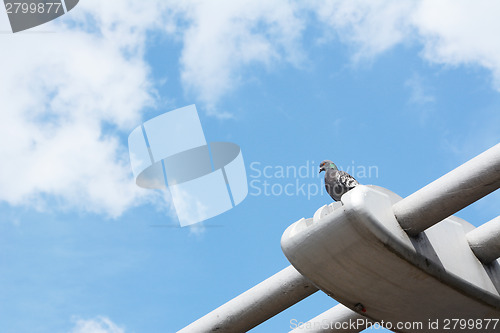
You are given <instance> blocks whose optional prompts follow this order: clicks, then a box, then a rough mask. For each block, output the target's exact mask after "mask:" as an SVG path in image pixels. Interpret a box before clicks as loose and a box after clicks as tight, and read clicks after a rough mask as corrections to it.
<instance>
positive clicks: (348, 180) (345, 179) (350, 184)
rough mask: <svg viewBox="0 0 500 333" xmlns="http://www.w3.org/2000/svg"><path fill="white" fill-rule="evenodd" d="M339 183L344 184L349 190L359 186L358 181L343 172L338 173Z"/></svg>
mask: <svg viewBox="0 0 500 333" xmlns="http://www.w3.org/2000/svg"><path fill="white" fill-rule="evenodd" d="M338 177H339V181H340V183H341V184H344V185H345V186H346V187H347V188H348V189H349V190H350V189H352V188H354V187H355V186H356V185H359V183H358V181H357V180H356V179H355V178H354V177H353V176H351V175H350V174H348V173H347V172H345V171H339V172H338Z"/></svg>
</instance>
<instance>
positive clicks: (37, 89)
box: [0, 4, 155, 217]
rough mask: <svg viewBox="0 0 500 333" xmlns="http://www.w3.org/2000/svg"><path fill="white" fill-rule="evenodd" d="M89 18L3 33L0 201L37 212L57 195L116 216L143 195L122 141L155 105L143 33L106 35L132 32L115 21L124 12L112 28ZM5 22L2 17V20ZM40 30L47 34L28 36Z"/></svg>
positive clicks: (61, 204)
mask: <svg viewBox="0 0 500 333" xmlns="http://www.w3.org/2000/svg"><path fill="white" fill-rule="evenodd" d="M78 8H79V10H80V11H81V12H82V13H83V14H82V17H83V16H85V15H92V13H91V12H86V9H87V6H86V5H83V4H82V6H79V7H78ZM75 12H77V11H75ZM66 16H69V15H66ZM92 17H93V18H94V20H92V21H89V22H91V23H89V25H88V26H81V25H76V26H75V25H74V22H73V25H69V23H68V21H57V20H56V21H57V22H58V23H53V24H48V25H47V26H45V25H44V26H40V28H39V29H38V30H37V29H35V30H34V31H35V32H34V33H33V32H31V33H24V34H23V33H20V34H15V35H5V34H4V35H2V47H3V50H4V52H2V53H1V54H0V73H1V75H2V80H1V82H0V100H1V101H2V107H1V110H0V156H2V161H3V163H2V169H1V173H0V200H2V201H5V202H7V203H9V204H11V205H14V206H19V205H22V206H36V208H39V209H46V208H47V207H48V203H50V204H51V205H52V204H53V203H54V201H55V202H57V203H58V204H57V205H55V206H56V207H58V208H69V209H75V208H76V209H80V210H83V211H90V212H96V213H102V214H105V215H108V216H111V217H116V216H119V215H120V214H121V213H122V212H123V211H124V210H126V209H127V208H129V207H131V206H133V205H135V204H137V203H139V202H141V200H145V198H146V197H147V196H148V194H146V193H147V192H146V191H141V190H140V189H139V188H137V187H136V186H135V184H134V183H133V180H132V178H131V171H130V165H129V161H128V157H127V152H126V148H125V147H124V146H123V144H122V143H121V142H120V135H124V134H126V133H128V132H129V131H130V129H131V128H132V127H133V126H135V125H136V124H137V123H139V120H140V118H141V112H142V111H143V110H144V108H146V107H150V106H153V105H154V103H155V99H154V94H155V92H154V88H153V84H152V82H151V79H150V77H149V71H150V69H149V66H148V65H147V64H146V63H145V61H144V60H143V57H142V49H143V43H144V36H143V35H141V34H140V33H138V32H137V33H136V35H135V36H132V37H130V38H129V39H125V40H124V41H123V40H121V39H119V40H118V41H117V40H115V39H114V37H116V36H115V35H114V31H121V30H125V31H129V30H132V31H139V30H140V29H139V28H134V26H133V25H131V23H130V22H127V23H126V24H125V23H123V24H122V23H120V22H125V21H127V17H124V18H121V20H109V21H111V22H113V24H111V23H109V24H107V23H105V20H104V19H97V17H96V16H95V15H93V16H92ZM75 22H78V21H75ZM82 22H83V21H82ZM106 22H107V21H106ZM7 24H8V23H7V18H6V15H5V14H3V16H0V26H1V27H2V28H5V27H6V26H7ZM81 24H83V23H81ZM91 25H92V27H91ZM108 25H109V26H113V28H110V27H108ZM42 28H43V30H45V31H52V32H53V33H36V31H40V30H41V29H42ZM122 28H123V29H122ZM96 29H97V30H98V31H99V32H95V30H96ZM141 29H143V30H144V31H145V28H144V27H142V28H141ZM5 30H6V29H5ZM87 30H89V31H90V30H92V32H89V31H87ZM111 30H112V31H113V32H109V31H111ZM117 33H118V32H117ZM120 33H121V32H120Z"/></svg>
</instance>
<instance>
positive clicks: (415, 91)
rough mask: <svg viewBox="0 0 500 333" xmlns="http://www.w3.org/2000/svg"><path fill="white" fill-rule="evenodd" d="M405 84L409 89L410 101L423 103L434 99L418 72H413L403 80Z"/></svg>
mask: <svg viewBox="0 0 500 333" xmlns="http://www.w3.org/2000/svg"><path fill="white" fill-rule="evenodd" d="M405 86H406V87H408V88H409V89H410V100H409V102H410V103H413V104H420V105H425V104H429V103H432V102H434V101H435V97H434V96H433V95H432V94H431V93H430V91H429V90H430V89H429V87H428V85H427V84H426V82H425V81H424V79H423V78H422V76H420V75H419V74H418V73H413V76H412V77H410V78H409V79H408V80H406V81H405Z"/></svg>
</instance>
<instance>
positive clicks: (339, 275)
mask: <svg viewBox="0 0 500 333" xmlns="http://www.w3.org/2000/svg"><path fill="white" fill-rule="evenodd" d="M398 200H401V198H400V197H399V196H397V195H396V194H394V193H392V192H390V191H389V190H386V189H383V188H380V187H375V186H358V187H356V188H355V189H353V190H351V191H350V192H348V193H347V194H345V195H344V196H343V197H342V203H343V206H341V207H336V209H334V210H333V211H332V212H330V213H328V214H326V215H324V216H323V217H321V218H319V219H317V220H314V219H312V221H311V219H307V220H306V219H302V220H300V221H298V222H296V223H294V224H292V225H291V226H290V227H289V228H288V229H287V230H286V231H285V233H284V234H283V237H282V240H281V245H282V249H283V252H284V253H285V255H286V257H287V258H288V260H289V261H290V262H291V263H292V265H294V267H295V268H297V270H298V271H299V272H300V273H302V274H303V275H304V276H306V277H307V278H308V279H309V280H311V281H312V282H313V283H314V284H315V285H316V286H318V287H319V288H320V289H321V290H323V291H324V292H325V293H327V294H328V295H330V296H332V297H334V298H335V299H336V300H338V301H339V302H341V303H343V304H344V305H345V306H347V307H348V308H350V309H351V310H355V309H356V304H358V303H361V304H362V305H363V306H364V307H365V309H366V312H365V313H363V315H364V316H367V317H369V318H371V319H373V320H375V321H377V322H381V321H384V322H390V323H392V324H394V325H395V324H396V323H398V322H403V323H412V322H421V323H422V325H423V328H425V325H429V324H430V322H433V321H435V320H438V321H440V323H441V325H443V324H444V321H445V320H446V319H492V318H500V296H499V292H498V290H497V288H500V286H499V285H498V281H496V280H495V278H494V276H492V275H491V274H496V275H498V272H497V273H495V272H494V271H491V270H488V269H486V267H484V266H483V265H482V264H481V262H480V261H479V260H478V259H477V258H476V257H475V255H474V253H473V252H472V251H471V249H470V247H469V245H468V242H467V240H466V237H465V235H466V234H467V233H468V232H470V231H472V230H473V229H474V226H472V225H471V224H470V223H467V222H466V221H464V220H462V219H459V218H456V217H450V218H447V219H445V220H444V221H442V222H441V223H439V224H437V225H435V226H433V227H431V228H429V229H427V230H426V231H425V232H423V233H421V234H419V236H418V237H410V236H409V235H408V234H407V233H405V232H404V231H403V229H402V228H401V226H400V225H399V223H398V221H397V220H396V218H395V217H394V214H393V212H392V207H393V205H394V204H395V203H396V202H397V201H398ZM321 209H325V208H324V207H323V208H321ZM317 215H319V216H321V214H320V213H317ZM408 325H410V324H408ZM393 327H394V326H393ZM440 327H441V329H440V330H439V331H442V330H444V328H443V326H440ZM496 328H497V330H498V328H499V327H498V326H497V327H496ZM397 331H398V332H421V329H420V327H417V329H412V328H409V329H408V328H406V329H397ZM467 331H468V332H474V331H475V330H474V329H472V330H463V331H462V330H461V332H467ZM476 331H477V330H476ZM494 331H495V330H492V329H491V326H490V330H485V332H494Z"/></svg>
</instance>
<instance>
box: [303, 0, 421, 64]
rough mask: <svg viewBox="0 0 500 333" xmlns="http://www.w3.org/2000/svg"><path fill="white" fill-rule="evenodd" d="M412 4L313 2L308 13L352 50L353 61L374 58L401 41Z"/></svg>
mask: <svg viewBox="0 0 500 333" xmlns="http://www.w3.org/2000/svg"><path fill="white" fill-rule="evenodd" d="M416 4H417V3H416V2H415V1H392V0H382V1H370V0H349V1H345V0H340V1H338V0H333V1H314V2H312V3H311V5H310V7H309V8H310V10H311V11H312V12H313V13H314V14H315V15H316V17H317V19H318V20H319V21H320V22H321V23H322V24H323V25H324V26H325V27H326V28H327V29H326V30H327V31H328V30H329V31H330V32H331V33H332V36H334V37H337V38H339V39H340V41H341V42H343V43H346V44H349V45H352V46H353V47H354V53H353V60H354V61H355V62H357V61H361V60H367V59H370V58H373V57H375V56H377V55H379V54H381V53H382V52H384V51H386V50H388V49H390V48H391V47H393V46H395V45H397V44H398V43H401V42H404V41H405V39H406V38H408V36H409V35H410V33H411V27H410V26H409V25H408V22H407V20H408V18H409V17H411V13H412V11H413V10H414V9H415V6H416Z"/></svg>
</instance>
